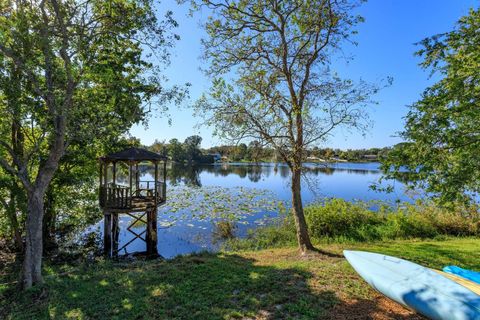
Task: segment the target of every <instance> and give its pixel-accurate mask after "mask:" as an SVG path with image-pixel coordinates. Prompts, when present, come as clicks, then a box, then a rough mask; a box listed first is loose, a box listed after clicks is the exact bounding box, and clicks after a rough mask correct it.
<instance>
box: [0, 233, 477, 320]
mask: <svg viewBox="0 0 480 320" xmlns="http://www.w3.org/2000/svg"><path fill="white" fill-rule="evenodd" d="M319 247H321V248H322V249H324V250H325V251H327V252H328V253H330V255H329V256H326V255H312V256H309V257H306V258H299V256H298V254H297V251H296V249H295V248H283V249H271V250H263V251H256V252H238V253H219V254H201V255H195V256H188V257H179V258H177V259H174V260H171V261H149V262H145V261H137V262H130V263H126V262H116V263H115V262H111V261H99V262H96V263H94V264H90V265H85V264H81V265H78V266H63V267H59V266H55V267H47V268H46V273H47V274H48V275H47V276H46V285H45V286H44V287H43V288H37V289H34V290H30V291H28V292H27V293H25V294H22V295H19V294H15V293H14V291H13V289H12V288H10V287H9V286H8V285H3V289H2V287H0V318H1V319H52V318H53V319H57V318H58V319H63V318H71V319H319V318H325V319H349V318H352V316H355V317H356V319H362V318H363V319H371V318H375V319H418V318H420V317H419V316H417V315H415V314H413V313H412V312H410V311H408V310H406V309H404V308H402V307H400V306H399V305H397V304H395V303H392V302H391V301H389V300H387V299H385V298H383V297H381V296H380V295H379V294H377V293H376V292H374V291H373V290H372V289H370V288H369V287H368V286H367V285H366V284H365V283H364V282H363V281H362V280H361V279H360V278H359V277H358V276H357V275H356V273H355V272H354V271H353V269H352V268H351V267H350V266H349V265H348V263H347V262H346V261H345V259H343V258H342V257H341V251H342V250H343V249H346V248H348V249H365V250H370V251H376V252H382V253H385V254H390V255H395V256H400V257H404V258H407V259H409V260H412V261H415V262H418V263H421V264H423V265H426V266H428V267H433V268H441V267H443V266H445V265H449V264H456V265H460V266H462V267H466V268H471V269H476V270H480V251H479V250H478V248H479V247H480V239H471V238H468V239H450V240H445V241H433V240H432V241H395V242H387V243H376V244H352V245H346V244H345V245H343V244H342V245H339V244H332V245H328V244H323V245H319ZM2 280H3V279H2ZM2 282H3V281H2Z"/></svg>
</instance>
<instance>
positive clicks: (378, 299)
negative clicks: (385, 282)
mask: <svg viewBox="0 0 480 320" xmlns="http://www.w3.org/2000/svg"><path fill="white" fill-rule="evenodd" d="M327 318H328V319H335V320H351V319H357V320H363V319H365V320H367V319H376V320H387V319H398V320H400V319H401V320H406V319H409V320H410V319H411V320H425V319H426V318H424V317H422V316H420V315H419V314H417V313H416V312H414V311H411V310H408V309H407V308H405V307H403V306H401V305H400V304H398V303H396V302H394V301H392V300H390V299H388V298H385V297H383V296H381V295H379V294H375V295H374V296H373V297H372V298H371V299H353V300H348V301H342V302H341V303H339V304H337V305H335V306H334V307H333V309H332V310H331V311H330V312H329V314H328V316H327Z"/></svg>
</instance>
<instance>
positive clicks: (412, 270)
mask: <svg viewBox="0 0 480 320" xmlns="http://www.w3.org/2000/svg"><path fill="white" fill-rule="evenodd" d="M343 254H344V256H345V258H347V260H348V262H349V263H350V264H351V265H352V267H353V268H354V269H355V271H357V272H358V274H360V276H362V278H363V279H365V281H367V282H368V283H369V284H370V285H371V286H372V287H373V288H375V289H376V290H378V291H379V292H381V293H383V294H384V295H386V296H387V297H389V298H390V299H392V300H394V301H396V302H398V303H400V304H403V305H404V306H407V307H409V308H411V309H413V310H415V311H417V312H418V313H420V314H422V315H424V316H426V317H429V318H430V319H438V320H480V296H479V295H477V294H475V293H474V292H472V291H470V290H469V289H467V288H465V287H463V286H461V285H459V284H458V283H456V282H454V281H452V280H450V279H448V278H446V277H444V276H442V275H440V274H438V273H437V272H435V271H432V270H430V269H428V268H425V267H422V266H421V265H418V264H416V263H413V262H410V261H407V260H403V259H399V258H395V257H391V256H386V255H383V254H377V253H371V252H364V251H347V250H345V251H344V252H343Z"/></svg>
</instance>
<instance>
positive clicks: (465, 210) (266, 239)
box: [226, 199, 480, 250]
mask: <svg viewBox="0 0 480 320" xmlns="http://www.w3.org/2000/svg"><path fill="white" fill-rule="evenodd" d="M305 216H306V219H307V223H308V228H309V232H310V235H311V237H312V239H313V240H314V241H315V242H325V241H328V242H364V241H380V240H394V239H411V238H424V239H425V238H436V237H439V236H458V237H468V236H479V235H480V212H479V208H478V206H464V205H460V204H454V205H449V206H448V208H445V207H438V206H436V205H434V204H433V203H431V202H420V201H419V202H417V203H415V204H408V203H402V204H401V205H398V206H395V207H392V206H389V205H387V204H384V203H383V204H375V210H374V209H373V207H372V203H368V202H348V201H346V200H343V199H331V200H327V201H326V202H324V203H322V204H314V205H310V206H308V207H306V208H305ZM295 240H296V238H295V228H294V224H293V221H292V219H291V218H290V216H288V217H286V218H284V219H282V220H279V221H278V222H277V223H276V224H275V225H271V226H268V227H264V228H260V229H257V230H254V231H252V232H251V234H250V235H249V236H248V237H247V238H246V239H231V240H229V241H228V242H227V244H226V248H227V249H234V250H239V249H263V248H269V247H279V246H285V245H294V244H295Z"/></svg>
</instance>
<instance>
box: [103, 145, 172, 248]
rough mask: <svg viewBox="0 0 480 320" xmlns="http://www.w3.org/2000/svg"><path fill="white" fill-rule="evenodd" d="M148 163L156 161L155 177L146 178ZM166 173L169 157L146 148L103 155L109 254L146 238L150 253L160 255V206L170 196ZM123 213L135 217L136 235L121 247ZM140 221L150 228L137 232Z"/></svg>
mask: <svg viewBox="0 0 480 320" xmlns="http://www.w3.org/2000/svg"><path fill="white" fill-rule="evenodd" d="M145 164H150V166H151V165H153V167H154V173H153V175H152V178H153V179H148V180H146V179H145V180H143V178H142V174H141V172H140V171H141V170H142V169H145V168H146V167H147V166H146V165H145ZM144 171H146V170H144ZM166 174H167V169H166V157H165V156H162V155H159V154H157V153H155V152H151V151H148V150H145V149H140V148H129V149H126V150H123V151H120V152H116V153H112V154H108V155H106V156H103V157H101V158H100V192H99V200H100V207H101V208H102V210H103V214H104V251H105V254H106V255H108V256H116V255H117V254H118V253H119V252H120V251H121V250H123V249H124V248H126V247H127V246H128V245H129V244H130V243H132V242H133V241H134V240H135V239H141V240H143V241H145V242H146V247H147V250H146V254H147V255H148V256H158V251H157V208H158V207H159V206H160V205H162V204H163V203H165V200H166ZM147 175H148V174H147ZM150 175H151V174H150ZM119 214H126V215H129V216H130V217H132V222H131V223H130V225H129V226H128V227H127V230H128V231H129V232H130V233H132V234H133V235H134V237H133V238H132V239H131V240H130V241H128V242H127V243H126V244H124V245H123V246H122V247H121V248H118V234H119V224H118V216H119ZM145 217H146V219H145ZM139 222H143V223H144V224H145V225H146V228H145V230H144V231H143V232H140V233H137V232H135V231H133V230H132V228H133V226H134V225H136V224H137V223H139Z"/></svg>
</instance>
